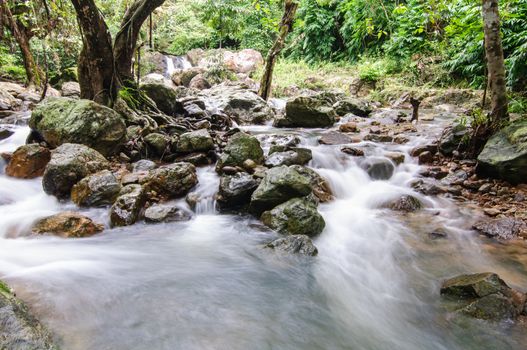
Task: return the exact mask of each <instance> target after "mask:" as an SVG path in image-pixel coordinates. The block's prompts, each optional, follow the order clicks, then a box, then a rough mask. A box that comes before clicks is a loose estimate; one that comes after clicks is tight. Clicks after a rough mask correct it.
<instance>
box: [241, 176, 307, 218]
mask: <svg viewBox="0 0 527 350" xmlns="http://www.w3.org/2000/svg"><path fill="white" fill-rule="evenodd" d="M311 192H312V189H311V182H310V179H309V178H308V177H307V176H305V175H302V174H300V173H299V172H298V171H296V170H295V169H294V168H293V167H287V166H281V167H276V168H272V169H270V170H269V171H267V173H266V174H265V177H264V178H263V180H262V182H261V183H260V185H259V186H258V188H257V189H256V191H255V192H254V193H253V194H252V196H251V205H250V210H251V212H253V213H254V214H257V215H259V214H261V213H262V212H264V211H266V210H269V209H272V208H274V207H276V206H277V205H279V204H282V203H284V202H286V201H288V200H290V199H292V198H296V197H304V196H307V195H309V194H310V193H311Z"/></svg>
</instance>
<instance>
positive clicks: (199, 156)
mask: <svg viewBox="0 0 527 350" xmlns="http://www.w3.org/2000/svg"><path fill="white" fill-rule="evenodd" d="M175 161H176V162H179V163H181V162H183V163H190V164H192V165H194V166H203V165H211V164H213V162H214V161H213V159H211V157H209V155H208V154H207V153H202V152H197V153H189V154H185V155H182V156H178V157H176V159H175Z"/></svg>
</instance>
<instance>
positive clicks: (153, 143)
mask: <svg viewBox="0 0 527 350" xmlns="http://www.w3.org/2000/svg"><path fill="white" fill-rule="evenodd" d="M144 140H145V142H146V144H147V145H148V146H149V147H150V148H151V149H152V150H153V151H154V152H155V153H156V154H157V155H158V156H162V155H163V154H165V152H167V150H168V145H169V143H170V139H169V137H168V136H166V135H163V134H159V133H156V132H153V133H151V134H148V135H146V136H145V137H144Z"/></svg>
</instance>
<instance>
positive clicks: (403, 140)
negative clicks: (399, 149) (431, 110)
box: [393, 135, 410, 145]
mask: <svg viewBox="0 0 527 350" xmlns="http://www.w3.org/2000/svg"><path fill="white" fill-rule="evenodd" d="M393 142H394V143H396V144H398V145H403V144H405V143H408V142H410V139H409V138H408V137H406V136H403V135H397V136H395V137H394V138H393Z"/></svg>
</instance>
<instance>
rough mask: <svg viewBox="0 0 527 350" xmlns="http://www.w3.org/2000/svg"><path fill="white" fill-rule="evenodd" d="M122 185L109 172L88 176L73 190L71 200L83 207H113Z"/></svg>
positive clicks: (104, 171)
mask: <svg viewBox="0 0 527 350" xmlns="http://www.w3.org/2000/svg"><path fill="white" fill-rule="evenodd" d="M120 191H121V184H120V183H119V181H117V178H116V177H115V175H114V174H112V172H111V171H109V170H103V171H101V172H98V173H95V174H93V175H90V176H87V177H85V178H84V179H82V180H81V181H79V182H78V183H77V184H75V186H73V188H72V189H71V200H72V201H73V203H75V204H77V205H78V206H81V207H104V206H106V205H112V204H113V203H114V202H115V200H116V199H117V196H118V195H119V192H120Z"/></svg>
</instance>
